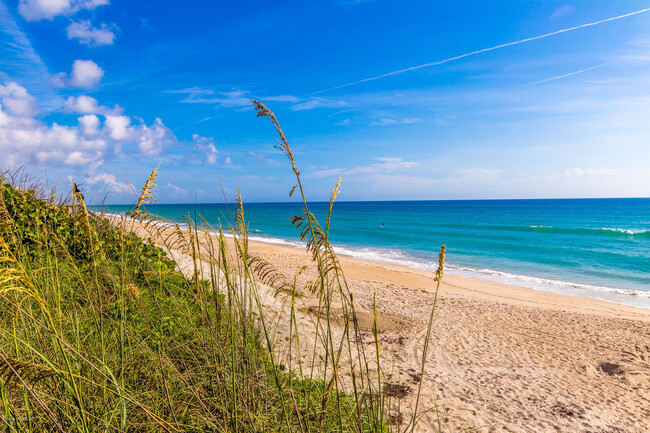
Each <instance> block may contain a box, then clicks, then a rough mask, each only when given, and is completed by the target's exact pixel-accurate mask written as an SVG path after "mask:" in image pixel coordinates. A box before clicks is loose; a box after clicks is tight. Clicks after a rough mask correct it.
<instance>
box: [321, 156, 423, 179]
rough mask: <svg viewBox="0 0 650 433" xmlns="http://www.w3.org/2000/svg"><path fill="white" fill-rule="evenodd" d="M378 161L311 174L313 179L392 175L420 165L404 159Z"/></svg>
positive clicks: (379, 159)
mask: <svg viewBox="0 0 650 433" xmlns="http://www.w3.org/2000/svg"><path fill="white" fill-rule="evenodd" d="M375 159H376V160H377V161H379V162H376V163H374V164H370V165H366V166H359V167H353V168H350V169H342V168H330V169H326V170H320V171H316V172H314V173H312V174H311V177H317V178H320V177H329V176H343V175H356V174H382V173H392V172H394V171H398V170H404V169H407V168H414V167H417V166H418V165H420V163H419V162H414V161H404V160H403V159H402V158H375Z"/></svg>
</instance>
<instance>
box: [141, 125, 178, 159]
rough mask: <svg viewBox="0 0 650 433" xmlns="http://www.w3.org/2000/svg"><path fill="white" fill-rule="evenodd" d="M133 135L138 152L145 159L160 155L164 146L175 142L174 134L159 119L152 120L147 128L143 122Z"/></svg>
mask: <svg viewBox="0 0 650 433" xmlns="http://www.w3.org/2000/svg"><path fill="white" fill-rule="evenodd" d="M135 134H136V136H137V141H138V151H139V152H140V154H141V155H143V156H145V157H147V158H151V157H154V156H158V155H160V154H161V153H162V151H163V148H164V146H165V145H166V144H171V143H173V142H175V141H176V137H175V136H174V134H173V133H172V132H171V130H170V129H169V128H167V127H166V126H165V125H164V124H163V121H162V120H161V119H159V118H156V120H154V122H153V125H152V126H147V125H146V124H145V123H144V122H143V123H142V124H140V125H138V126H137V127H136V128H135Z"/></svg>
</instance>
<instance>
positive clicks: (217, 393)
mask: <svg viewBox="0 0 650 433" xmlns="http://www.w3.org/2000/svg"><path fill="white" fill-rule="evenodd" d="M254 104H255V109H256V111H257V115H258V116H259V117H263V118H266V119H268V120H270V121H271V123H272V124H273V126H274V128H275V130H276V132H277V133H278V145H277V146H276V147H278V149H279V150H280V151H282V152H283V153H284V154H285V155H286V157H287V159H288V161H289V163H290V165H291V169H292V170H293V172H294V174H295V177H296V186H295V187H294V189H293V190H292V191H291V193H292V194H293V193H296V194H300V195H301V198H302V202H303V204H304V212H303V214H301V215H297V216H295V217H294V218H293V225H294V226H295V228H296V230H298V231H299V233H300V236H301V239H302V240H303V241H304V244H305V247H306V248H307V250H308V251H309V252H310V253H311V257H312V259H313V266H314V269H316V273H315V278H312V279H310V280H309V281H308V282H307V283H306V284H298V279H297V278H295V276H287V275H283V274H281V273H280V272H279V271H278V270H277V269H275V267H274V266H273V264H272V263H269V262H267V261H265V260H264V259H262V258H261V257H255V256H253V255H251V254H249V251H248V232H247V223H246V216H245V211H244V205H243V204H242V201H241V198H240V197H237V205H236V206H235V208H234V211H233V215H232V217H231V218H230V219H228V220H227V221H222V222H221V223H220V224H219V225H218V226H216V227H212V226H210V225H209V224H208V223H207V222H206V221H203V220H202V219H201V217H200V215H188V219H187V221H186V223H187V225H188V227H189V228H188V229H185V230H181V227H180V226H179V225H178V224H176V223H171V222H168V221H162V220H161V219H160V218H158V217H156V216H154V215H152V214H150V213H148V212H147V210H146V205H147V204H148V203H149V201H150V200H151V199H152V195H154V194H155V186H156V185H155V179H156V176H157V169H155V170H154V171H153V172H152V174H151V176H150V177H149V178H148V179H147V181H146V183H145V185H144V187H143V188H142V190H141V194H140V197H139V200H138V203H137V205H136V206H135V208H134V210H133V211H132V212H130V213H129V214H128V215H122V216H121V217H113V218H112V219H108V218H106V217H105V216H104V215H102V214H100V213H97V212H94V211H93V210H91V209H89V207H87V206H86V204H85V202H84V197H83V195H82V193H81V191H80V190H79V188H77V186H76V185H73V189H72V191H71V192H70V193H69V194H68V195H67V197H66V198H65V199H64V200H59V201H57V199H56V198H55V194H54V193H53V192H50V191H45V190H44V189H43V188H41V187H39V186H38V185H37V184H34V183H31V182H30V181H29V180H27V179H19V178H16V177H11V176H5V177H3V179H2V185H0V308H1V309H2V312H1V316H0V317H1V319H0V400H1V407H0V411H2V415H1V416H0V420H1V421H0V425H2V426H3V427H4V428H5V430H6V431H8V432H44V431H52V432H54V431H60V432H73V431H78V432H100V431H101V432H111V431H117V432H149V431H151V432H154V431H155V432H158V431H168V432H176V431H183V432H192V431H196V432H198V431H201V432H206V431H220V432H221V431H233V432H234V431H237V432H239V431H242V432H260V431H268V432H276V431H286V432H289V431H291V432H303V433H304V432H326V431H327V432H329V431H332V432H349V431H358V432H366V431H373V432H383V431H412V430H413V429H414V428H415V426H416V424H417V421H418V410H417V409H418V405H417V403H416V405H415V410H413V413H411V414H410V415H408V416H405V417H400V420H399V421H397V420H396V418H395V417H394V416H391V408H392V407H393V406H394V404H393V402H391V401H390V400H391V395H390V393H387V392H386V390H385V389H384V387H385V385H384V383H383V381H382V377H383V374H382V370H381V357H380V353H379V346H378V342H377V341H378V339H377V326H376V317H375V333H374V334H375V343H376V347H375V348H374V349H375V350H374V351H373V352H372V356H369V355H368V354H367V353H366V352H365V350H364V347H363V345H358V344H355V342H356V341H359V339H360V331H359V327H358V323H357V320H356V315H355V309H354V302H353V297H352V296H351V294H350V292H349V290H348V288H347V285H346V281H345V278H344V276H343V273H342V271H341V267H340V265H339V262H338V260H337V257H336V254H335V253H334V250H333V248H332V246H331V243H330V239H329V225H330V218H331V217H332V204H333V203H334V200H335V199H336V196H337V191H338V187H339V185H337V186H336V187H335V189H334V191H333V193H332V195H331V200H330V208H329V212H328V214H327V217H326V220H325V221H324V222H323V223H321V222H319V221H317V219H316V217H315V216H314V215H313V214H312V213H311V212H310V211H309V207H308V202H307V199H306V197H305V191H304V190H303V187H302V184H301V181H300V172H299V170H298V168H297V165H296V162H295V160H294V157H293V154H292V151H291V148H290V146H289V143H288V140H287V138H286V136H285V135H284V133H283V132H282V129H281V128H280V125H279V123H278V121H277V119H276V118H275V116H274V115H273V113H272V112H270V111H269V110H268V109H267V108H266V107H265V106H264V105H263V104H262V103H260V102H258V101H254ZM339 184H340V182H339ZM135 224H138V225H139V226H140V227H143V228H145V230H147V231H148V233H149V234H150V236H149V238H144V237H140V236H137V235H136V234H134V233H133V227H134V225H135ZM161 227H162V228H165V229H166V232H165V233H167V235H165V236H160V234H161V233H162V231H161ZM211 234H212V235H215V234H216V235H217V238H218V242H217V243H216V244H215V243H214V242H213V240H212V239H214V237H211V236H210V235H211ZM170 249H176V250H182V251H184V252H186V253H187V254H188V255H189V256H191V257H192V260H193V272H191V275H187V273H186V274H183V273H181V272H180V271H179V270H178V268H177V266H176V263H175V262H174V260H172V259H171V258H170V256H169V254H168V252H169V251H170ZM206 264H207V265H206ZM443 265H444V247H443V249H442V252H441V255H440V265H439V270H438V272H437V274H436V275H435V280H436V281H437V284H438V286H439V284H440V279H441V278H442V268H443ZM432 284H435V283H432ZM262 287H271V288H273V289H274V290H275V291H276V293H279V295H278V296H284V297H285V298H286V299H287V300H288V302H291V305H292V306H293V301H294V300H295V298H296V297H297V296H300V293H301V292H303V291H306V290H309V291H311V292H312V293H315V294H317V295H318V297H319V300H320V302H319V311H318V312H317V314H316V316H315V317H318V320H317V322H316V323H315V328H314V330H313V335H314V338H316V339H318V340H319V341H320V342H321V344H322V347H323V348H324V356H322V354H320V355H319V354H317V353H316V351H314V353H313V355H312V357H311V359H309V360H307V361H306V362H304V361H301V358H300V357H298V358H297V359H298V361H297V362H296V363H292V364H289V365H285V364H282V363H281V361H280V360H279V358H278V357H277V356H276V352H275V350H274V344H275V342H274V338H273V335H272V332H271V330H270V329H269V327H270V325H269V323H270V320H271V319H270V318H268V317H267V315H266V314H265V312H264V309H263V308H262V303H261V302H260V290H261V288H262ZM335 308H336V309H337V311H342V314H343V317H344V320H343V321H342V322H341V323H343V325H342V328H343V329H339V330H338V331H335V330H334V327H335V326H336V325H335V324H333V321H332V320H330V313H331V312H332V311H333V310H334V309H335ZM434 311H435V303H434V307H433V309H432V316H431V317H432V318H433V313H434ZM291 312H292V314H293V312H294V310H293V308H292V309H291ZM290 322H291V324H292V327H291V332H290V335H289V336H288V339H289V341H290V345H289V346H290V347H294V348H295V350H298V351H299V350H300V344H301V340H300V335H301V334H300V332H297V331H296V328H295V327H297V326H298V324H297V323H296V321H295V319H294V318H293V316H292V318H290ZM430 329H431V322H430V323H429V331H430ZM426 358H427V347H426V345H425V347H424V348H423V353H422V369H423V370H424V368H425V360H426ZM303 362H304V363H303ZM316 364H318V368H316ZM373 369H374V370H373ZM371 370H373V371H378V372H379V374H373V373H371ZM307 371H309V372H310V373H309V374H307V373H306V372H307ZM402 418H403V419H402Z"/></svg>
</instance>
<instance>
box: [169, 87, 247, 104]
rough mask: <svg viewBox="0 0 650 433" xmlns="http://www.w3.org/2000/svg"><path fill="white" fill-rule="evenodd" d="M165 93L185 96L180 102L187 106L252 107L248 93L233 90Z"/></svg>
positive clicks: (199, 89) (193, 89) (195, 90)
mask: <svg viewBox="0 0 650 433" xmlns="http://www.w3.org/2000/svg"><path fill="white" fill-rule="evenodd" d="M167 93H180V94H186V95H187V96H186V97H185V98H183V99H181V102H185V103H189V104H216V105H220V106H222V107H245V106H249V105H250V106H252V104H251V99H252V97H251V96H248V93H249V92H248V91H244V90H239V89H235V90H232V91H229V92H219V93H216V92H215V91H214V90H210V89H204V88H201V87H190V88H187V89H180V90H168V91H167Z"/></svg>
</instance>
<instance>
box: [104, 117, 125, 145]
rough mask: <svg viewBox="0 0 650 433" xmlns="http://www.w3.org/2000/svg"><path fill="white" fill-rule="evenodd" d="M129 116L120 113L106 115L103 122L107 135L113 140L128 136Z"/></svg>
mask: <svg viewBox="0 0 650 433" xmlns="http://www.w3.org/2000/svg"><path fill="white" fill-rule="evenodd" d="M130 124H131V118H130V117H128V116H122V115H107V116H106V121H105V122H104V125H105V128H106V131H107V132H108V135H109V137H110V138H112V139H113V140H117V141H122V140H126V139H127V138H129V129H128V128H129V125H130Z"/></svg>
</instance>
